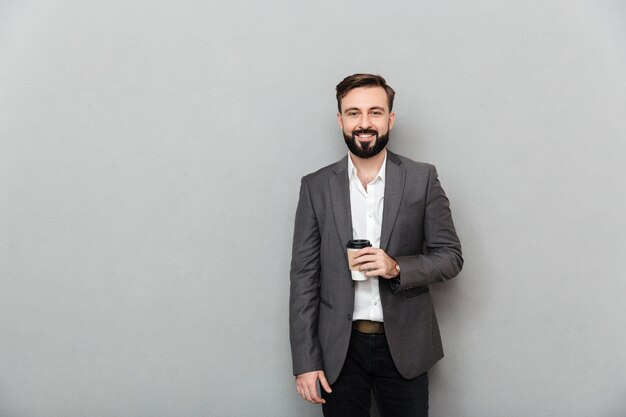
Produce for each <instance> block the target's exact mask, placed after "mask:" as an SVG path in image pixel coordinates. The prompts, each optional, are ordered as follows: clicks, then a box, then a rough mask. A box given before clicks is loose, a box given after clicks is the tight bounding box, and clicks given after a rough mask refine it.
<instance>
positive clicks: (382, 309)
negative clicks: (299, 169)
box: [289, 74, 463, 417]
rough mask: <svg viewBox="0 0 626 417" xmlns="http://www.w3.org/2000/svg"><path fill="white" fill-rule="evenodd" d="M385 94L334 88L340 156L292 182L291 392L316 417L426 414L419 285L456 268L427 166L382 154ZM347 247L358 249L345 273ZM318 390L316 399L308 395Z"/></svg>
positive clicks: (424, 294)
mask: <svg viewBox="0 0 626 417" xmlns="http://www.w3.org/2000/svg"><path fill="white" fill-rule="evenodd" d="M394 94H395V93H394V91H393V89H392V88H391V87H390V86H388V85H387V83H386V82H385V80H384V79H383V78H382V77H380V76H377V75H371V74H355V75H351V76H349V77H347V78H345V79H344V80H343V81H342V82H340V83H339V85H337V104H338V108H339V112H338V113H337V121H338V123H339V127H340V128H341V129H342V132H343V136H344V140H345V142H346V145H347V146H348V155H347V156H346V157H344V158H343V159H341V160H340V161H339V162H337V163H335V164H332V165H329V166H327V167H325V168H322V169H320V170H319V171H317V172H315V173H313V174H310V175H307V176H305V177H304V178H303V179H302V183H301V188H300V199H299V202H298V208H297V211H296V219H295V230H294V240H293V254H292V262H291V293H290V319H289V321H290V341H291V351H292V359H293V371H294V375H295V376H296V388H297V391H298V393H299V394H300V396H302V398H304V399H306V400H308V401H310V402H312V403H314V404H322V409H323V413H324V416H327V417H328V416H341V417H349V416H362V417H366V416H369V415H370V414H369V413H370V395H371V392H372V391H373V393H374V397H375V399H376V403H377V405H378V409H379V411H380V414H381V416H383V417H401V416H427V415H428V375H427V371H428V369H430V368H431V367H432V366H433V365H434V364H435V362H437V361H438V360H439V359H441V358H442V357H443V350H442V347H441V338H440V334H439V328H438V325H437V320H436V318H435V313H434V310H433V306H432V301H431V298H430V293H429V285H430V284H433V283H435V282H441V281H446V280H448V279H451V278H453V277H455V276H456V275H457V274H458V273H459V271H460V270H461V267H462V265H463V259H462V257H461V245H460V243H459V239H458V237H457V235H456V232H455V229H454V224H453V222H452V217H451V213H450V206H449V202H448V199H447V198H446V195H445V193H444V191H443V189H442V188H441V186H440V184H439V180H438V178H437V171H436V170H435V167H434V166H432V165H429V164H424V163H419V162H415V161H412V160H410V159H407V158H405V157H402V156H400V155H396V154H394V153H392V152H390V151H388V150H387V149H386V148H387V143H388V141H389V131H390V130H391V129H392V128H393V125H394V121H395V114H394V113H393V112H392V109H393V99H394ZM351 239H368V240H369V241H370V242H371V244H372V247H369V248H365V249H360V250H359V252H357V254H356V258H355V263H356V264H358V265H359V269H360V270H361V271H365V275H366V276H367V277H368V278H367V279H366V280H365V281H353V280H352V279H351V274H350V270H349V269H348V260H347V256H346V244H347V243H348V241H349V240H351ZM318 383H319V385H320V388H321V389H320V391H321V396H320V394H319V393H318Z"/></svg>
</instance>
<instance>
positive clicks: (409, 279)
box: [390, 166, 463, 292]
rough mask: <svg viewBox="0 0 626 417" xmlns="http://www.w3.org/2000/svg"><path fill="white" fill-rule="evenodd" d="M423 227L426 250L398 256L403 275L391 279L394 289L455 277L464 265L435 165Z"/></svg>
mask: <svg viewBox="0 0 626 417" xmlns="http://www.w3.org/2000/svg"><path fill="white" fill-rule="evenodd" d="M423 230H424V244H425V246H426V252H425V253H424V254H420V255H412V256H398V257H397V260H398V264H399V265H400V278H399V279H396V280H394V281H392V282H390V285H391V288H392V290H393V291H394V292H400V291H404V290H408V289H411V288H415V287H423V286H427V285H430V284H433V283H435V282H442V281H446V280H449V279H452V278H454V277H455V276H456V275H457V274H458V273H459V272H460V271H461V268H462V267H463V257H462V256H461V243H460V241H459V238H458V236H457V234H456V231H455V228H454V223H453V222H452V213H451V211H450V202H449V201H448V198H447V197H446V194H445V192H444V191H443V188H441V184H440V183H439V178H438V176H437V170H436V169H435V167H434V166H431V168H430V171H429V179H428V188H427V192H426V202H425V208H424V224H423Z"/></svg>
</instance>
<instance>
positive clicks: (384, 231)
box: [380, 151, 406, 251]
mask: <svg viewBox="0 0 626 417" xmlns="http://www.w3.org/2000/svg"><path fill="white" fill-rule="evenodd" d="M405 180H406V173H405V171H404V168H403V167H402V163H401V162H400V158H398V156H397V155H396V154H394V153H391V152H389V151H387V171H386V173H385V205H384V208H383V224H382V227H381V232H380V248H381V249H382V250H384V251H387V245H389V239H390V237H391V232H392V231H393V226H394V224H395V222H396V217H397V216H398V210H399V209H400V203H401V202H402V195H403V193H404V182H405Z"/></svg>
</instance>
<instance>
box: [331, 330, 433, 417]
mask: <svg viewBox="0 0 626 417" xmlns="http://www.w3.org/2000/svg"><path fill="white" fill-rule="evenodd" d="M331 388H332V390H333V392H332V393H330V394H328V393H326V392H325V391H324V390H322V396H323V398H324V399H325V400H326V404H323V405H322V410H323V412H324V416H325V417H370V407H371V393H372V391H373V392H374V398H375V399H376V405H377V406H378V411H379V413H380V416H381V417H405V416H406V417H409V416H410V417H428V374H427V373H424V374H422V375H420V376H418V377H417V378H414V379H405V378H403V377H402V376H401V375H400V374H399V373H398V370H397V369H396V366H395V365H394V363H393V360H392V359H391V354H390V352H389V346H388V344H387V338H386V337H385V335H384V334H365V333H359V332H358V331H356V330H352V337H351V339H350V347H349V348H348V356H347V358H346V361H345V363H344V365H343V368H342V369H341V373H340V374H339V378H338V379H337V381H335V383H334V384H333V385H331Z"/></svg>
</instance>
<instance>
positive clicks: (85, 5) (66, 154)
mask: <svg viewBox="0 0 626 417" xmlns="http://www.w3.org/2000/svg"><path fill="white" fill-rule="evenodd" d="M625 28H626V6H625V5H624V3H623V2H621V1H584V0H574V1H556V0H541V1H540V0H531V1H525V2H520V1H513V0H506V1H490V0H472V1H451V0H447V1H397V2H388V3H385V2H373V1H369V0H367V1H351V0H350V1H339V0H338V1H334V2H329V1H316V2H311V1H309V2H294V1H287V0H283V1H264V2H261V1H230V2H223V1H219V2H217V1H187V2H178V3H174V2H167V1H163V0H158V1H99V2H96V1H78V0H74V1H72V0H58V1H17V0H15V1H6V0H4V1H1V2H0V136H1V142H0V181H1V182H0V185H1V187H0V254H1V257H0V285H1V287H0V416H2V417H5V416H7V417H22V416H24V417H31V416H50V417H54V416H59V417H61V416H63V417H74V416H76V417H91V416H120V417H135V416H146V417H156V416H181V417H201V416H202V417H203V416H220V417H224V416H273V417H274V416H279V417H280V416H284V417H292V416H316V415H319V414H320V412H319V409H318V408H317V407H315V406H312V405H308V404H307V403H305V402H303V401H302V400H301V399H299V397H297V395H296V393H295V388H294V386H293V378H292V376H291V364H290V354H289V344H288V335H287V298H288V270H289V261H290V247H291V233H292V230H293V225H292V222H293V215H294V210H295V205H296V201H297V193H298V187H299V179H300V177H301V176H302V175H305V174H307V173H308V172H311V171H313V170H315V169H317V168H319V167H321V166H323V165H326V164H329V163H331V162H333V161H335V160H337V159H339V158H340V157H342V156H343V155H344V154H345V152H346V151H345V146H344V145H343V143H342V139H341V136H340V133H339V129H338V127H337V126H336V121H335V112H336V109H335V101H334V86H335V85H336V84H337V82H338V81H339V80H341V79H342V78H343V77H344V76H346V75H348V74H351V73H354V72H374V73H380V74H382V75H384V76H385V77H386V78H387V79H388V81H389V83H390V84H391V85H392V86H393V87H394V88H395V89H396V91H397V93H398V94H397V100H396V116H397V117H396V121H397V123H396V128H395V129H394V131H393V132H392V138H391V145H390V147H391V149H393V150H395V151H396V152H399V153H401V154H404V155H406V156H409V157H411V158H413V159H417V160H422V161H428V162H431V163H434V164H436V166H437V167H438V170H439V174H440V179H441V181H442V184H443V186H444V188H445V189H446V191H447V193H448V195H449V197H450V200H451V204H452V208H453V214H454V218H455V222H456V225H457V229H458V232H459V235H460V237H461V240H462V243H463V248H464V257H465V259H466V264H465V269H464V271H463V272H462V274H461V276H460V277H459V278H458V279H456V280H453V281H451V282H449V283H447V284H445V285H439V286H436V287H435V288H434V298H435V304H436V306H437V311H438V314H439V319H440V324H441V326H442V330H443V337H444V346H445V350H446V358H445V359H444V360H443V361H442V362H440V363H439V364H438V365H436V367H435V368H434V369H433V370H432V372H431V381H432V384H431V415H432V416H433V417H455V416H460V417H472V416H476V417H478V416H480V417H487V416H494V417H501V416H507V417H516V416H519V417H529V416H533V417H542V416H568V417H575V416H581V417H582V416H584V417H589V416H598V417H600V416H601V417H604V416H614V417H623V416H625V415H626V399H625V398H626V378H624V375H626V354H624V341H625V340H626V320H625V319H624V317H625V316H626V303H625V295H624V294H625V293H626V280H625V279H624V273H623V256H624V250H625V249H626V244H625V239H626V238H625V235H626V222H625V221H624V213H625V211H626V197H625V195H624V188H625V185H626V181H625V179H626V178H625V174H624V172H625V171H624V167H623V160H624V157H626V141H625V138H626V117H625V114H626V82H625V81H626V76H625V75H624V74H626V29H625Z"/></svg>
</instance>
